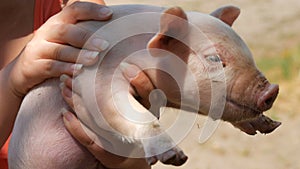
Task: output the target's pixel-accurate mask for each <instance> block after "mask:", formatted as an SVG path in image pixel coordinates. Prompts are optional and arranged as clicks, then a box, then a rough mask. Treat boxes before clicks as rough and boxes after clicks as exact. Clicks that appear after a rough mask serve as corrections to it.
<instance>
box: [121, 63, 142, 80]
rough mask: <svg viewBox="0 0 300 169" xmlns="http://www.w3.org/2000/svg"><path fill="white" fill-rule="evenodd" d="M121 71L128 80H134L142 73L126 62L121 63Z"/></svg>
mask: <svg viewBox="0 0 300 169" xmlns="http://www.w3.org/2000/svg"><path fill="white" fill-rule="evenodd" d="M120 69H121V70H122V72H123V73H124V75H125V76H127V77H128V78H134V77H136V75H137V74H138V73H139V72H140V70H139V69H137V68H136V67H135V66H133V65H131V64H128V63H126V62H121V63H120Z"/></svg>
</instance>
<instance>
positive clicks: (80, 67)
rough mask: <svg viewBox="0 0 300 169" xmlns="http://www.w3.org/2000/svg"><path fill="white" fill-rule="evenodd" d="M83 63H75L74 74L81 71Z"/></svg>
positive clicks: (72, 67) (73, 66)
mask: <svg viewBox="0 0 300 169" xmlns="http://www.w3.org/2000/svg"><path fill="white" fill-rule="evenodd" d="M82 67H83V65H82V64H73V65H72V66H71V69H72V70H73V74H74V75H77V74H79V73H80V72H81V70H82Z"/></svg>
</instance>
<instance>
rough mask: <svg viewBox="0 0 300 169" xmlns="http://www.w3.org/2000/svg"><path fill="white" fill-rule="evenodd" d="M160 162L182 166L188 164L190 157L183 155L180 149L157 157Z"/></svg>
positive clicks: (174, 149)
mask: <svg viewBox="0 0 300 169" xmlns="http://www.w3.org/2000/svg"><path fill="white" fill-rule="evenodd" d="M157 158H158V160H159V161H161V162H162V163H164V164H171V165H174V166H180V165H182V164H184V163H185V162H186V160H187V159H188V157H187V156H186V155H185V154H184V153H183V151H181V150H179V149H178V148H172V149H171V150H168V151H166V152H164V153H163V154H160V155H158V156H157Z"/></svg>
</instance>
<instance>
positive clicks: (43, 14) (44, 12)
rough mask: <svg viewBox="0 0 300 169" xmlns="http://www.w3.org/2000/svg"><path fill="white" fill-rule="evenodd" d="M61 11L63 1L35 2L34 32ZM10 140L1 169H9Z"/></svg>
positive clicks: (0, 159) (0, 152) (1, 156)
mask: <svg viewBox="0 0 300 169" xmlns="http://www.w3.org/2000/svg"><path fill="white" fill-rule="evenodd" d="M60 10H61V0H35V6H34V25H33V26H34V30H36V29H38V28H39V27H40V26H41V25H42V24H44V23H45V22H46V21H47V19H49V18H50V17H51V16H52V15H55V14H56V13H58V12H59V11H60ZM9 140H10V138H9V139H8V140H7V141H6V143H5V144H4V145H3V147H2V148H1V150H0V169H8V164H7V154H8V143H9Z"/></svg>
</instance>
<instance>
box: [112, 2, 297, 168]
mask: <svg viewBox="0 0 300 169" xmlns="http://www.w3.org/2000/svg"><path fill="white" fill-rule="evenodd" d="M106 2H107V4H108V5H115V4H149V5H158V6H166V7H171V6H180V7H182V8H183V9H185V10H193V11H199V12H203V13H210V12H212V11H214V10H215V9H217V8H218V7H220V6H222V5H226V4H232V5H235V6H238V7H239V8H240V9H241V15H240V16H239V18H238V19H237V20H236V22H235V24H234V25H233V29H235V31H236V32H237V33H238V34H239V35H240V36H241V37H242V38H243V39H244V41H245V42H246V43H247V44H248V46H249V48H250V49H251V51H252V53H253V56H254V59H255V61H256V63H257V66H258V67H259V69H260V70H261V71H262V72H263V73H264V74H265V75H266V77H267V78H268V79H269V81H270V82H271V83H277V84H279V86H280V92H279V96H278V99H277V100H276V101H275V103H274V106H273V108H272V109H271V110H269V111H268V112H267V113H266V114H268V115H269V116H270V117H272V118H273V119H275V120H278V121H281V122H282V126H280V127H279V128H278V129H277V130H275V132H273V133H272V134H269V135H262V134H257V135H256V136H248V135H246V134H244V133H242V132H241V131H239V130H238V129H235V128H234V127H232V126H231V124H229V123H225V122H222V123H221V125H220V126H219V127H218V129H217V131H216V132H215V133H214V135H213V136H212V137H211V138H210V139H209V140H208V141H207V142H206V143H204V144H200V143H199V142H198V137H199V135H200V131H201V126H202V125H203V122H204V121H205V120H206V117H203V116H199V119H198V120H197V124H196V125H195V126H194V128H193V129H192V131H191V132H190V133H189V135H188V136H187V137H186V139H185V140H183V141H182V142H181V143H180V145H179V146H180V147H181V148H182V149H183V150H184V152H185V153H186V154H187V155H188V156H189V160H188V162H187V163H186V164H184V165H183V166H181V167H172V166H166V165H163V164H160V163H158V164H156V165H155V166H154V167H153V168H154V169H172V168H173V169H175V168H180V169H241V168H242V169H299V168H300V160H299V158H300V113H299V109H298V108H297V106H300V89H298V87H300V1H299V0H286V1H283V0H264V1H260V0H243V1H238V0H222V1H216V0H215V1H207V0H159V1H158V0H157V1H154V0H106Z"/></svg>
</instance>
